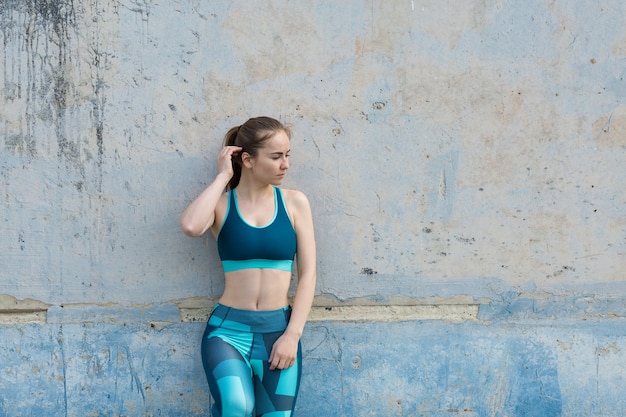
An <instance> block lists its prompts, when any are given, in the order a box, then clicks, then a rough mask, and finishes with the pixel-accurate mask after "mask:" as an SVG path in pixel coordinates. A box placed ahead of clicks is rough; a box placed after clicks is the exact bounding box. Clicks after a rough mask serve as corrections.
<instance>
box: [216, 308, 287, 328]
mask: <svg viewBox="0 0 626 417" xmlns="http://www.w3.org/2000/svg"><path fill="white" fill-rule="evenodd" d="M290 317H291V307H290V306H286V307H282V308H278V309H273V310H245V309H240V308H235V307H231V306H228V305H224V304H222V303H221V302H220V303H218V304H216V305H215V307H213V311H212V312H211V317H210V318H209V323H208V324H209V325H210V326H213V327H218V328H223V329H229V330H235V331H243V332H250V333H271V332H278V331H284V330H285V328H286V327H287V325H288V324H289V318H290Z"/></svg>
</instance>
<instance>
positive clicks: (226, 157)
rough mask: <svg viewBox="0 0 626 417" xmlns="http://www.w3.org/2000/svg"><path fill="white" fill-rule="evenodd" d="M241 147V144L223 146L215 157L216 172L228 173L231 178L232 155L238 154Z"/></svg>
mask: <svg viewBox="0 0 626 417" xmlns="http://www.w3.org/2000/svg"><path fill="white" fill-rule="evenodd" d="M242 149H243V148H242V147H241V146H224V148H222V151H221V152H220V154H219V155H218V157H217V173H218V174H224V175H228V178H232V176H233V175H234V172H233V155H237V154H239V152H241V150H242Z"/></svg>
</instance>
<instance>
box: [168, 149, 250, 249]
mask: <svg viewBox="0 0 626 417" xmlns="http://www.w3.org/2000/svg"><path fill="white" fill-rule="evenodd" d="M240 150H241V148H240V147H238V146H226V147H224V149H222V151H221V152H220V155H219V156H218V158H217V163H218V174H217V176H216V177H215V179H214V180H213V182H212V183H211V184H210V185H209V186H208V187H207V188H206V189H205V190H204V191H203V192H202V193H201V194H200V195H199V196H198V198H196V199H195V200H194V201H193V203H191V204H190V205H189V207H187V209H186V210H185V211H184V212H183V214H182V215H181V216H180V228H181V229H182V231H183V233H185V234H186V235H187V236H192V237H196V236H202V235H203V234H204V233H205V232H206V231H207V230H208V229H209V228H210V227H211V226H212V225H213V222H214V221H215V208H216V207H217V203H218V201H219V200H220V197H221V196H222V193H223V192H224V189H225V188H226V186H227V185H228V182H229V181H230V179H231V178H232V176H233V166H232V156H233V154H236V153H238V152H239V151H240Z"/></svg>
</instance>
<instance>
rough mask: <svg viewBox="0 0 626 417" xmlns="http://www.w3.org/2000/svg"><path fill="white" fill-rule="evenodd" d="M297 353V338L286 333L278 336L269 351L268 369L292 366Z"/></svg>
mask: <svg viewBox="0 0 626 417" xmlns="http://www.w3.org/2000/svg"><path fill="white" fill-rule="evenodd" d="M297 355H298V338H297V337H296V336H292V335H289V334H287V333H285V334H283V335H282V336H281V337H279V338H278V339H277V340H276V342H274V346H272V352H271V353H270V359H269V362H270V371H273V370H274V369H287V368H290V367H292V366H293V364H294V363H295V362H296V357H297Z"/></svg>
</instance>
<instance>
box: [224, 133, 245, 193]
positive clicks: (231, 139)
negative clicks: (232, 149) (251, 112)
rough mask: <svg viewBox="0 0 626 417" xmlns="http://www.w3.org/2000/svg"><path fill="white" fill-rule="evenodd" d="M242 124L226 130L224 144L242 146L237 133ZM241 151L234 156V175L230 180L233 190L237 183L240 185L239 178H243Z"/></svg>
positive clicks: (229, 185) (230, 188) (230, 186)
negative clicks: (239, 143)
mask: <svg viewBox="0 0 626 417" xmlns="http://www.w3.org/2000/svg"><path fill="white" fill-rule="evenodd" d="M240 129H241V126H235V127H231V128H230V129H229V130H228V132H226V136H225V137H224V146H240V145H237V134H238V133H239V130H240ZM242 163H243V162H242V161H241V152H239V153H238V154H237V155H233V156H232V164H233V176H232V178H231V179H230V181H229V182H228V189H229V190H232V189H234V188H235V187H236V186H237V185H239V180H240V179H241V164H242Z"/></svg>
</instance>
